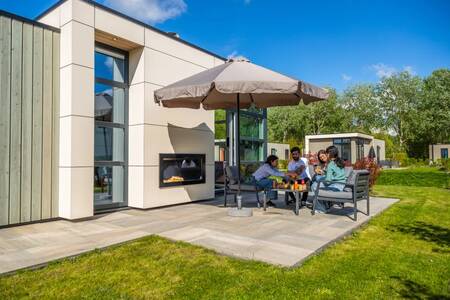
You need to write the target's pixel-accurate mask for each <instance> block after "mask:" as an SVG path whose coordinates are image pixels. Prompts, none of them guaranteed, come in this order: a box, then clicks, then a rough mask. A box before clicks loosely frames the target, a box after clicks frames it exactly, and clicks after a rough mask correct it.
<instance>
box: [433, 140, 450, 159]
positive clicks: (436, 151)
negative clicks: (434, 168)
mask: <svg viewBox="0 0 450 300" xmlns="http://www.w3.org/2000/svg"><path fill="white" fill-rule="evenodd" d="M449 149H450V144H434V145H429V146H428V153H429V158H430V160H431V161H436V160H438V159H441V158H448V152H449V151H448V150H449Z"/></svg>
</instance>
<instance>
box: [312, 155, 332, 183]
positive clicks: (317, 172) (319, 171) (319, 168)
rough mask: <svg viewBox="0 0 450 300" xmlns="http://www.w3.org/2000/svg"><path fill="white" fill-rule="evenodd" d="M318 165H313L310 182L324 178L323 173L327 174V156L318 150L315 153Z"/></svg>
mask: <svg viewBox="0 0 450 300" xmlns="http://www.w3.org/2000/svg"><path fill="white" fill-rule="evenodd" d="M317 160H318V163H317V164H315V165H314V175H313V177H312V181H319V180H321V179H323V178H325V173H326V172H327V162H328V156H327V152H326V151H325V150H319V152H317Z"/></svg>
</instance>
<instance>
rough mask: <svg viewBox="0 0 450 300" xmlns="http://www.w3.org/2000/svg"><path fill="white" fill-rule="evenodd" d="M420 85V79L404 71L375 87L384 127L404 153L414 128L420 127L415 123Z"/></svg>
mask: <svg viewBox="0 0 450 300" xmlns="http://www.w3.org/2000/svg"><path fill="white" fill-rule="evenodd" d="M422 85H423V81H422V79H420V78H419V77H418V76H413V75H411V74H410V73H409V72H406V71H405V72H401V73H397V74H394V75H393V76H391V77H384V78H382V79H381V81H380V82H379V83H378V84H377V85H376V87H375V96H376V99H377V100H378V101H379V107H380V117H381V118H382V120H383V122H384V124H385V125H384V127H385V129H386V130H388V131H390V132H393V133H394V134H395V135H396V136H397V137H398V140H399V143H400V148H401V149H402V150H405V151H406V150H407V145H406V142H407V140H408V139H409V138H411V136H412V134H413V131H414V126H421V125H422V124H421V122H417V120H418V104H419V103H420V101H421V96H422Z"/></svg>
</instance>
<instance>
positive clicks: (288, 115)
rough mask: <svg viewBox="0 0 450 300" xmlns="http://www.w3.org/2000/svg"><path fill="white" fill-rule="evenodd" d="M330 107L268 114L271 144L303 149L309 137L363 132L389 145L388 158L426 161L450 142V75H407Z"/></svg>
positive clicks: (348, 94) (365, 87)
mask: <svg viewBox="0 0 450 300" xmlns="http://www.w3.org/2000/svg"><path fill="white" fill-rule="evenodd" d="M329 90H330V97H329V99H328V100H327V101H321V102H317V103H313V104H310V105H303V104H300V105H298V106H295V107H274V108H270V109H269V110H268V129H269V140H270V141H273V142H283V143H290V144H296V145H301V146H302V145H303V141H304V137H305V135H308V134H323V133H339V132H355V131H356V132H364V133H368V134H374V135H375V136H377V137H379V138H382V139H384V140H385V142H386V156H387V157H392V156H393V155H394V154H395V153H397V152H406V153H408V154H409V155H410V156H412V157H416V158H425V157H427V155H428V153H427V151H428V145H429V144H430V143H449V142H450V70H449V69H439V70H436V71H434V72H433V73H432V74H431V75H430V76H428V77H427V78H424V79H422V78H420V77H418V76H414V75H412V74H410V73H408V72H400V73H396V74H394V75H392V76H390V77H384V78H382V79H381V80H380V82H378V83H376V84H357V85H354V86H351V87H349V88H347V89H346V90H345V91H344V92H343V93H342V94H337V93H336V91H335V90H333V89H329Z"/></svg>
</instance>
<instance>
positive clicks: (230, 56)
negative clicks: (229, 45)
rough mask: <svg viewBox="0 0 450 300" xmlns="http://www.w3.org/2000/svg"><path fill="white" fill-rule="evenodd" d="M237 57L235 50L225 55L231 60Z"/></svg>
mask: <svg viewBox="0 0 450 300" xmlns="http://www.w3.org/2000/svg"><path fill="white" fill-rule="evenodd" d="M236 56H238V52H237V51H236V50H234V51H233V52H231V53H230V54H228V55H227V59H230V58H233V57H236Z"/></svg>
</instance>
